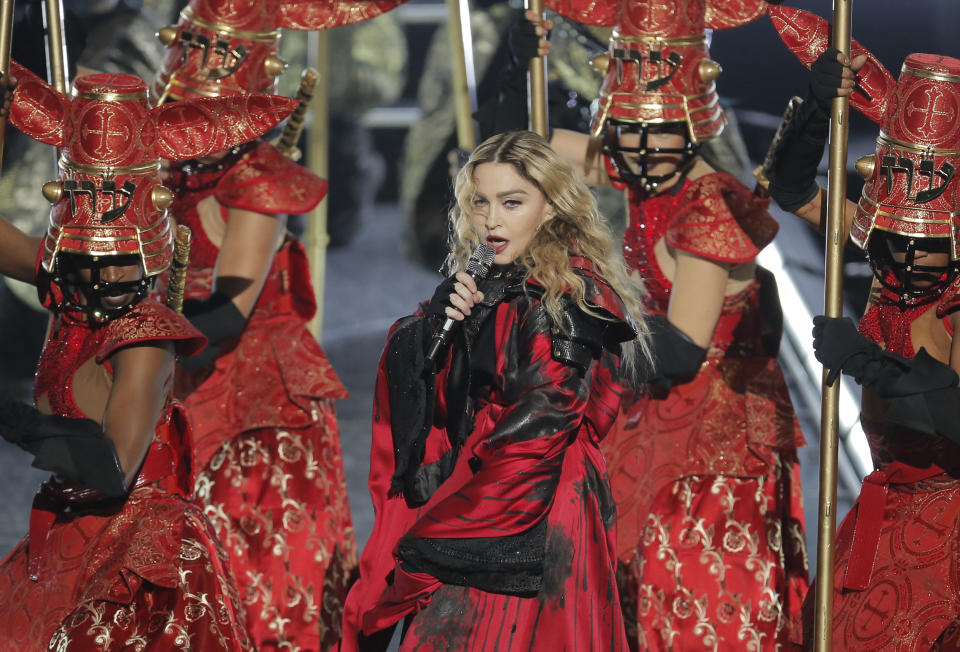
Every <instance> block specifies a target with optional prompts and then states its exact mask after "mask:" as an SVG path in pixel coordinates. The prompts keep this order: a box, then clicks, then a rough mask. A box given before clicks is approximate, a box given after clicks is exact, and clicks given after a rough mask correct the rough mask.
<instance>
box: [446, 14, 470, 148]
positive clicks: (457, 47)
mask: <svg viewBox="0 0 960 652" xmlns="http://www.w3.org/2000/svg"><path fill="white" fill-rule="evenodd" d="M447 9H448V11H449V13H448V16H449V18H448V21H449V23H448V26H447V31H448V34H449V36H450V52H451V56H452V57H453V60H452V63H451V66H450V67H451V69H452V71H453V105H454V110H455V111H456V114H457V147H459V148H460V149H461V150H463V151H465V152H472V151H473V148H474V147H476V146H477V140H476V137H475V136H474V131H473V115H472V111H471V110H470V88H469V86H468V85H467V60H466V52H465V51H464V38H463V36H464V34H463V22H462V20H463V15H462V13H461V11H460V2H459V0H447ZM467 20H470V16H469V15H468V16H467Z"/></svg>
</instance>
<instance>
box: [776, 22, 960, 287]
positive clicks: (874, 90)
mask: <svg viewBox="0 0 960 652" xmlns="http://www.w3.org/2000/svg"><path fill="white" fill-rule="evenodd" d="M770 18H771V20H772V21H773V24H774V27H776V29H777V31H778V32H779V34H780V37H781V38H782V39H783V41H784V43H786V45H787V47H788V48H790V50H791V51H792V52H793V53H794V54H795V55H797V57H798V58H799V59H800V61H801V62H802V63H804V64H805V65H807V66H809V65H811V64H812V63H813V61H814V60H816V58H817V57H818V56H819V55H820V54H821V53H822V52H823V51H825V50H826V49H827V48H828V47H829V38H830V25H829V23H828V22H827V21H826V20H824V19H822V18H820V17H819V16H816V15H813V14H810V13H807V12H804V11H800V10H798V9H790V8H784V7H771V9H770ZM860 54H865V55H867V61H866V63H865V64H864V66H863V68H861V69H860V71H859V73H858V76H859V84H860V87H861V88H862V89H863V92H860V91H857V92H855V93H854V94H853V95H852V96H851V98H850V103H851V105H852V106H853V107H854V108H856V109H857V110H859V111H860V112H861V113H863V114H864V115H866V116H867V117H868V118H870V119H871V120H873V121H874V122H877V123H878V124H879V125H880V135H879V137H878V138H877V147H876V150H875V151H874V153H873V154H872V155H869V156H864V157H863V158H861V159H860V160H858V161H857V170H858V171H859V172H860V174H861V176H863V177H864V179H865V180H866V184H865V185H864V187H863V193H862V195H861V197H860V201H859V202H858V203H857V210H856V215H855V216H854V220H853V226H852V227H851V230H850V238H851V239H852V240H853V241H854V243H856V244H857V246H859V247H860V248H861V249H864V250H866V251H867V252H868V254H869V255H870V258H871V262H872V263H875V264H876V263H877V262H880V261H878V260H875V259H876V258H877V257H878V256H884V255H885V253H884V252H882V251H879V250H878V248H877V247H875V246H873V244H874V243H873V242H871V235H873V234H874V233H876V232H883V233H889V234H894V235H895V236H902V238H901V239H902V240H903V241H904V246H905V247H907V248H908V252H907V255H908V257H909V256H910V251H909V248H910V247H912V246H913V245H915V240H916V239H918V238H936V239H940V244H942V247H940V248H942V249H943V250H945V251H947V252H949V254H950V259H951V260H952V261H954V263H956V262H958V261H960V180H958V179H957V174H956V172H957V169H958V168H960V60H957V59H953V58H951V57H945V56H940V55H935V54H911V55H908V56H907V58H906V59H905V60H904V62H903V67H902V69H901V71H900V78H899V79H897V80H894V78H893V76H892V75H891V74H890V73H889V72H888V71H887V70H886V69H885V68H884V67H883V64H881V63H880V62H879V61H878V60H877V59H876V57H874V56H873V55H872V54H870V53H869V52H867V51H866V50H865V49H864V48H863V47H862V46H861V45H860V44H859V43H857V42H856V41H854V42H853V44H852V47H851V58H852V57H856V56H858V55H860ZM875 240H876V239H875ZM936 244H937V243H932V245H933V246H934V247H935V245H936ZM924 248H925V249H927V250H930V249H931V241H930V240H927V241H926V244H925V245H924ZM907 265H908V266H910V267H915V266H912V265H909V262H908V263H907ZM875 269H876V267H875ZM907 271H910V270H907ZM880 276H881V274H879V273H878V278H880ZM880 280H881V282H885V281H886V280H887V279H885V278H880ZM895 289H896V290H897V291H898V292H900V293H901V294H909V293H910V288H909V287H906V288H903V287H897V288H895ZM903 298H908V297H903Z"/></svg>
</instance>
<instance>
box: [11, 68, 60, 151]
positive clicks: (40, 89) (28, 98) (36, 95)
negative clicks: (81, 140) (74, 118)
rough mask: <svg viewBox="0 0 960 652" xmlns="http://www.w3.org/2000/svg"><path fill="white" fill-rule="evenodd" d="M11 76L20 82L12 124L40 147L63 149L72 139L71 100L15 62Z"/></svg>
mask: <svg viewBox="0 0 960 652" xmlns="http://www.w3.org/2000/svg"><path fill="white" fill-rule="evenodd" d="M10 72H11V73H13V76H14V77H16V79H17V88H16V89H15V90H14V91H13V103H12V104H11V105H10V122H12V123H13V126H14V127H16V128H17V129H19V130H20V131H22V132H23V133H25V134H26V135H28V136H30V137H31V138H34V139H35V140H39V141H40V142H41V143H46V144H47V145H53V146H54V147H63V146H64V145H65V144H66V143H67V141H68V140H69V138H70V133H69V132H68V130H69V129H70V127H71V126H72V123H71V122H70V121H69V120H67V117H68V116H69V115H70V100H69V98H67V97H66V96H64V95H63V94H61V93H60V92H59V91H58V90H57V89H55V88H54V87H53V86H51V85H50V84H48V83H47V82H45V81H43V80H42V79H40V78H39V77H37V76H36V75H35V74H33V73H32V72H30V71H29V70H28V69H26V68H24V67H23V66H21V65H20V64H19V63H17V62H16V61H10Z"/></svg>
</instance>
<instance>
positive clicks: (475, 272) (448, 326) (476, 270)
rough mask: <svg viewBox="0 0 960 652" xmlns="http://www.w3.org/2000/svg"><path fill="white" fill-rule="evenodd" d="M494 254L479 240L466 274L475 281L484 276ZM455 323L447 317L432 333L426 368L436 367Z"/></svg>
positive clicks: (495, 253) (448, 341)
mask: <svg viewBox="0 0 960 652" xmlns="http://www.w3.org/2000/svg"><path fill="white" fill-rule="evenodd" d="M496 255H497V252H496V251H495V250H494V249H493V247H491V246H490V245H488V244H487V243H485V242H481V243H480V244H478V245H477V248H476V249H474V250H473V253H472V254H470V260H468V261H467V274H469V275H470V277H471V278H473V279H474V280H475V281H479V280H480V279H482V278H485V277H486V276H487V273H488V272H489V271H490V265H492V264H493V257H494V256H496ZM456 324H457V320H456V319H454V318H453V317H447V321H445V322H444V323H443V327H442V328H440V329H439V330H437V332H436V333H434V334H433V342H431V343H430V349H429V350H428V351H427V355H426V357H425V358H424V364H425V365H426V367H427V368H429V369H434V368H436V363H437V358H439V357H440V353H441V351H443V350H444V349H446V347H447V345H448V344H450V338H451V337H452V336H453V327H454V326H456Z"/></svg>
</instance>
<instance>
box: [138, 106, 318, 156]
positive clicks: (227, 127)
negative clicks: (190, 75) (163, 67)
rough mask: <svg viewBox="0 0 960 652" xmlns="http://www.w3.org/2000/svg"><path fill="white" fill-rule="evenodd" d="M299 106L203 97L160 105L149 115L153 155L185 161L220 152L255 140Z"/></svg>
mask: <svg viewBox="0 0 960 652" xmlns="http://www.w3.org/2000/svg"><path fill="white" fill-rule="evenodd" d="M299 103H300V102H299V101H298V100H294V99H291V98H288V97H279V96H276V95H260V94H252V95H232V96H229V97H206V98H201V99H191V100H183V101H180V102H173V103H169V104H163V105H161V106H158V107H156V108H154V109H152V110H151V111H150V114H151V117H152V118H153V120H154V123H155V124H156V128H157V140H156V143H155V146H156V149H157V153H158V154H159V155H160V156H162V157H163V158H166V159H169V160H171V161H185V160H187V159H191V158H198V157H200V156H208V155H210V154H213V153H215V152H222V151H224V150H227V149H230V148H231V147H235V146H237V145H240V144H242V143H246V142H249V141H251V140H254V139H255V138H259V137H260V136H262V135H263V134H265V133H267V132H268V131H270V129H272V128H273V127H274V126H276V125H277V124H279V123H280V122H281V121H282V120H283V119H284V118H286V117H287V116H288V115H290V113H291V112H292V111H293V110H294V109H295V108H296V107H297V105H298V104H299Z"/></svg>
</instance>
